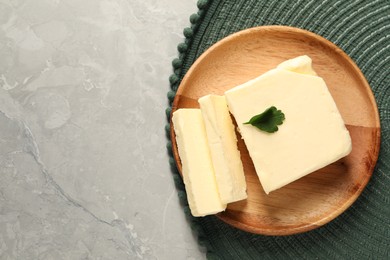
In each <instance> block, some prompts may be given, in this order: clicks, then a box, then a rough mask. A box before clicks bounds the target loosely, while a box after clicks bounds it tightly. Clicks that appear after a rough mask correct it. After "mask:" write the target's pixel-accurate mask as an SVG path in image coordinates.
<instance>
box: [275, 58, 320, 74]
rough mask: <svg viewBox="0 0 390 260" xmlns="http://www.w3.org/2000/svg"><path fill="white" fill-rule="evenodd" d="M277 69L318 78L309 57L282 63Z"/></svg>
mask: <svg viewBox="0 0 390 260" xmlns="http://www.w3.org/2000/svg"><path fill="white" fill-rule="evenodd" d="M277 68H279V69H285V70H289V71H292V72H296V73H301V74H307V75H313V76H317V73H316V72H315V71H314V70H313V67H312V65H311V59H310V57H309V56H307V55H303V56H299V57H296V58H294V59H291V60H286V61H284V62H282V63H280V64H279V65H278V66H277Z"/></svg>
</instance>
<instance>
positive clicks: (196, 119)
mask: <svg viewBox="0 0 390 260" xmlns="http://www.w3.org/2000/svg"><path fill="white" fill-rule="evenodd" d="M172 122H173V126H174V130H175V134H176V142H177V148H178V151H179V156H180V160H181V165H182V174H183V180H184V184H185V188H186V192H187V199H188V204H189V206H190V209H191V213H192V215H193V216H195V217H200V216H205V215H209V214H215V213H218V212H221V211H223V210H225V209H226V204H223V203H222V202H221V199H220V197H219V193H218V189H217V183H216V180H215V174H214V168H213V163H212V161H211V155H210V150H209V147H208V144H207V136H206V130H205V126H204V123H203V118H202V113H201V112H200V109H179V110H176V111H175V112H174V113H173V116H172Z"/></svg>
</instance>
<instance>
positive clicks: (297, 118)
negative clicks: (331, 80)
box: [225, 56, 352, 194]
mask: <svg viewBox="0 0 390 260" xmlns="http://www.w3.org/2000/svg"><path fill="white" fill-rule="evenodd" d="M306 57H307V56H306ZM306 57H305V58H303V59H302V57H298V58H297V59H293V60H290V61H287V62H284V63H282V64H281V65H279V66H278V67H277V68H275V69H272V70H270V71H268V72H266V73H265V74H263V75H261V76H260V77H258V78H256V79H254V80H251V81H249V82H247V83H244V84H242V85H240V86H237V87H235V88H233V89H230V90H228V91H227V92H225V96H226V99H227V103H228V106H229V109H230V112H231V113H232V114H233V116H234V117H235V120H236V122H237V125H238V127H239V128H240V133H241V135H242V138H243V139H244V142H245V145H246V146H247V148H248V151H249V154H250V157H251V158H252V161H253V164H254V166H255V170H256V173H257V175H258V177H259V179H260V182H261V184H262V187H263V189H264V191H265V192H266V193H267V194H268V193H269V192H271V191H274V190H276V189H279V188H281V187H283V186H284V185H287V184H289V183H291V182H293V181H295V180H297V179H299V178H301V177H303V176H305V175H307V174H309V173H311V172H313V171H316V170H318V169H320V168H322V167H324V166H326V165H328V164H330V163H332V162H335V161H336V160H338V159H340V158H342V157H344V156H346V155H348V154H349V153H350V152H351V149H352V145H351V138H350V136H349V132H348V130H347V129H346V127H345V125H344V122H343V119H342V117H341V115H340V113H339V111H338V109H337V107H336V104H335V102H334V100H333V98H332V96H331V95H330V93H329V91H328V88H327V86H326V84H325V82H324V80H323V79H322V78H321V77H318V76H313V73H311V72H310V70H308V69H307V68H308V66H309V65H310V67H311V60H310V58H309V59H307V58H306ZM291 64H294V66H291ZM297 68H306V69H305V71H306V72H309V74H310V75H307V74H304V73H301V72H302V70H299V69H298V70H297ZM297 71H300V72H297ZM271 106H275V107H277V108H278V109H280V110H282V112H283V113H284V114H285V118H286V119H285V120H284V122H283V124H282V125H280V126H279V130H278V131H277V132H275V133H272V134H270V133H266V132H263V131H260V130H259V129H257V128H256V127H254V126H251V125H244V123H245V122H247V121H248V120H249V119H250V118H252V117H253V116H254V115H257V114H260V113H262V112H263V111H264V110H266V109H267V108H269V107H271Z"/></svg>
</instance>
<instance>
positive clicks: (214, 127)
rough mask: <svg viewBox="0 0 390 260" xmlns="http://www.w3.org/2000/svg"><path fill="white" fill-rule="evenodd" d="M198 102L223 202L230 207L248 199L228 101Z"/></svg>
mask: <svg viewBox="0 0 390 260" xmlns="http://www.w3.org/2000/svg"><path fill="white" fill-rule="evenodd" d="M198 101H199V105H200V110H201V111H202V115H203V120H204V124H205V126H206V133H207V140H208V144H209V147H210V152H211V158H212V161H213V165H214V172H215V177H216V180H217V186H218V191H219V195H220V197H221V201H222V203H230V202H234V201H239V200H243V199H246V198H247V194H246V182H245V175H244V168H243V166H242V162H241V156H240V152H239V150H238V148H237V137H236V133H235V131H234V125H233V121H232V119H231V117H230V113H229V109H228V107H227V104H226V98H225V97H224V96H217V95H207V96H204V97H201V98H200V99H199V100H198Z"/></svg>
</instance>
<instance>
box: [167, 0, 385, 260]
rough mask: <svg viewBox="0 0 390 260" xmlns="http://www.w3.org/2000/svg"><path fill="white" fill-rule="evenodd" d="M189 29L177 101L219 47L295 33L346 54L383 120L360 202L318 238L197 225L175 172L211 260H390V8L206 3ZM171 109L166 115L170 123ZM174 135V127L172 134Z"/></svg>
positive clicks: (379, 0) (353, 1)
mask: <svg viewBox="0 0 390 260" xmlns="http://www.w3.org/2000/svg"><path fill="white" fill-rule="evenodd" d="M198 7H199V11H198V13H197V14H193V15H191V17H190V22H191V24H192V25H191V28H186V29H184V36H185V37H186V40H185V42H184V43H181V44H179V46H178V51H179V57H178V58H176V59H175V60H173V62H172V65H173V68H174V73H173V74H172V75H171V76H170V78H169V81H170V83H171V88H172V90H171V91H169V92H168V99H169V105H171V102H172V100H173V99H174V96H175V93H176V90H177V87H178V86H179V84H180V81H181V79H182V78H183V76H184V74H185V73H186V72H187V70H188V69H189V67H190V66H191V65H192V64H193V63H194V61H195V60H196V59H197V58H198V57H199V56H200V55H201V54H202V53H203V52H204V51H205V50H206V49H207V48H208V47H210V46H211V45H213V44H214V43H216V42H217V41H219V40H220V39H222V38H224V37H226V36H228V35H229V34H232V33H234V32H237V31H240V30H242V29H246V28H250V27H254V26H259V25H276V24H278V25H289V26H294V27H299V28H303V29H306V30H309V31H312V32H314V33H317V34H319V35H321V36H323V37H325V38H326V39H328V40H330V41H332V42H333V43H335V44H336V45H338V46H339V47H340V48H341V49H343V50H344V51H345V52H346V53H347V54H348V55H349V56H350V57H351V58H352V59H353V60H354V61H355V62H356V64H357V65H358V66H359V68H360V69H361V70H362V72H363V74H364V75H365V77H366V78H367V80H368V82H369V84H370V86H371V88H372V90H373V92H374V94H375V98H376V101H377V104H378V108H379V113H380V119H381V128H382V130H381V134H382V137H381V150H380V155H379V160H378V162H377V165H376V168H375V171H374V173H373V176H372V178H371V180H370V182H369V183H368V185H367V187H366V188H365V190H364V191H363V193H362V195H361V196H360V197H359V198H358V200H357V201H356V202H355V203H354V204H353V205H352V206H351V207H350V208H349V209H348V210H347V211H346V212H344V213H343V214H342V215H341V216H339V217H338V218H336V219H335V220H333V221H331V222H330V223H329V224H327V225H325V226H323V227H321V228H318V229H316V230H313V231H310V232H307V233H303V234H298V235H292V236H284V237H272V236H262V235H255V234H250V233H246V232H243V231H240V230H237V229H235V228H233V227H230V226H229V225H227V224H225V223H223V222H222V221H220V220H219V219H217V218H216V217H214V216H209V217H204V218H194V217H191V214H190V211H189V208H188V204H187V201H186V194H185V189H184V185H183V183H182V180H181V178H180V176H179V174H178V171H177V169H176V166H175V162H174V160H173V158H172V152H171V148H172V143H171V142H170V141H168V145H167V147H168V151H169V154H170V164H171V168H172V173H173V178H174V179H175V183H176V187H177V189H178V193H179V197H180V198H181V202H182V203H183V207H184V211H185V212H186V215H187V216H188V219H189V221H190V223H191V227H192V228H193V229H194V230H195V232H197V234H198V241H199V243H200V244H201V245H205V246H206V247H207V257H208V258H209V259H390V192H389V190H390V0H322V1H321V0H318V1H315V0H294V1H291V0H209V1H207V0H200V1H199V2H198ZM170 111H171V108H170V107H168V109H167V110H166V113H167V116H168V118H169V114H170ZM166 130H167V133H168V132H169V125H167V127H166Z"/></svg>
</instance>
